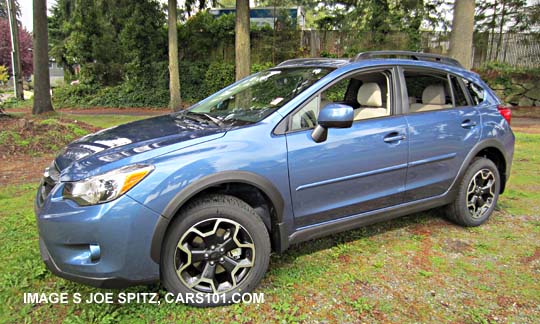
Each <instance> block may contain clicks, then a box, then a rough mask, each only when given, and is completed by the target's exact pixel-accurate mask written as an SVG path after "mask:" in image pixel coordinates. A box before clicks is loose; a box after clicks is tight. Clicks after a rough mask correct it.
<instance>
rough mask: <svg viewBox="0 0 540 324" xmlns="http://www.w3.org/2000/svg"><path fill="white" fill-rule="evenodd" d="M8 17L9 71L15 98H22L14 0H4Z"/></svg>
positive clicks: (19, 51)
mask: <svg viewBox="0 0 540 324" xmlns="http://www.w3.org/2000/svg"><path fill="white" fill-rule="evenodd" d="M6 3H7V9H8V17H9V23H10V29H11V72H12V73H13V84H14V88H15V98H17V99H18V100H24V92H23V79H22V73H21V55H20V54H21V47H20V46H19V26H18V25H19V23H18V21H17V7H16V6H15V1H14V0H6Z"/></svg>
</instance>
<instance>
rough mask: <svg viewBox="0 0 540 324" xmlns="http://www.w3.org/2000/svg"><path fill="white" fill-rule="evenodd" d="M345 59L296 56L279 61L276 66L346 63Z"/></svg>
mask: <svg viewBox="0 0 540 324" xmlns="http://www.w3.org/2000/svg"><path fill="white" fill-rule="evenodd" d="M347 63H348V60H347V59H335V58H326V57H316V58H297V59H290V60H286V61H283V62H281V63H279V64H278V65H277V66H276V67H284V66H295V65H343V64H347Z"/></svg>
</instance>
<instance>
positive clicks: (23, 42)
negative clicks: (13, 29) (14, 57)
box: [0, 0, 33, 77]
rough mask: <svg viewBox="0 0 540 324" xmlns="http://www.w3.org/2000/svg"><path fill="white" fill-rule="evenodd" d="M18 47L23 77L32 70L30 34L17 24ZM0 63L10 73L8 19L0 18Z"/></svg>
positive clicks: (27, 75) (28, 74)
mask: <svg viewBox="0 0 540 324" xmlns="http://www.w3.org/2000/svg"><path fill="white" fill-rule="evenodd" d="M0 3H1V0H0ZM19 47H20V50H21V51H20V58H21V66H22V73H23V75H24V76H25V77H29V76H30V75H32V72H33V65H32V35H31V34H30V33H29V32H28V31H27V30H26V29H24V28H23V27H22V26H19ZM0 65H3V66H5V67H7V68H8V73H9V74H10V75H11V74H12V70H11V34H10V27H9V20H8V19H5V18H0Z"/></svg>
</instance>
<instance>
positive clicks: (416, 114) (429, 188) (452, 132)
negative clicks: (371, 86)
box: [400, 67, 480, 202]
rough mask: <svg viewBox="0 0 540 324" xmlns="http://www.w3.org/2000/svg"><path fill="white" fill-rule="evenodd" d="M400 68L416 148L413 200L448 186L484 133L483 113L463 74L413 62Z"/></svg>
mask: <svg viewBox="0 0 540 324" xmlns="http://www.w3.org/2000/svg"><path fill="white" fill-rule="evenodd" d="M400 71H401V76H402V80H403V82H404V85H403V86H402V87H403V88H404V89H406V91H407V95H408V97H409V105H408V106H409V108H408V110H407V114H406V115H405V116H406V118H407V123H408V127H409V130H408V133H409V150H410V152H409V168H408V171H407V182H406V192H405V201H407V202H408V201H414V200H419V199H423V198H428V197H433V196H437V195H441V194H443V193H444V192H446V191H447V190H448V188H449V187H450V185H451V184H452V182H453V181H454V179H455V177H456V176H457V173H458V171H459V168H460V167H461V164H462V163H463V161H464V160H465V157H466V155H467V153H468V152H469V151H470V149H471V148H472V147H473V146H474V145H475V144H476V143H477V142H478V140H479V138H480V115H479V113H478V111H477V110H476V108H475V107H474V106H472V105H471V104H470V103H469V101H468V98H467V97H466V96H465V93H464V92H463V85H462V83H461V81H460V80H459V79H458V78H457V77H455V76H453V75H451V74H448V73H446V72H443V71H437V70H427V69H418V68H413V67H404V68H403V69H402V70H401V69H400ZM443 96H444V97H443Z"/></svg>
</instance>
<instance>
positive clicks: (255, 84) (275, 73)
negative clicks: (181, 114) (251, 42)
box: [187, 67, 332, 124]
mask: <svg viewBox="0 0 540 324" xmlns="http://www.w3.org/2000/svg"><path fill="white" fill-rule="evenodd" d="M331 71H332V69H331V68H319V67H317V68H313V67H310V68H307V67H302V68H283V69H273V70H268V71H264V72H260V73H257V74H254V75H253V76H251V77H249V78H247V79H245V80H243V81H241V82H240V83H238V84H236V85H235V86H233V87H232V88H230V89H228V90H226V91H224V92H221V93H219V94H215V95H213V96H211V97H209V98H208V99H206V100H204V101H202V102H201V103H199V104H198V105H197V106H195V107H193V108H192V109H190V110H189V112H188V113H187V114H189V115H192V116H193V115H198V116H196V117H200V118H206V119H207V120H209V121H211V122H213V123H216V124H223V123H226V124H230V123H235V124H236V123H239V124H246V123H255V122H258V121H260V120H262V119H264V118H265V117H266V116H268V115H270V114H271V113H272V112H274V111H275V110H276V109H278V108H280V107H282V106H283V105H285V104H286V103H287V102H289V101H290V100H291V99H293V98H294V97H296V96H297V95H298V94H300V93H301V92H302V91H304V90H305V89H307V88H308V87H309V86H311V85H312V84H313V83H315V82H316V81H317V80H319V79H320V78H322V77H323V76H325V75H327V74H328V73H330V72H331Z"/></svg>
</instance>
